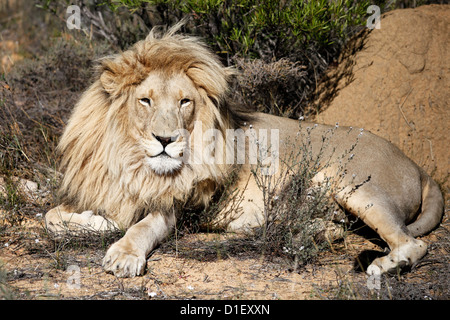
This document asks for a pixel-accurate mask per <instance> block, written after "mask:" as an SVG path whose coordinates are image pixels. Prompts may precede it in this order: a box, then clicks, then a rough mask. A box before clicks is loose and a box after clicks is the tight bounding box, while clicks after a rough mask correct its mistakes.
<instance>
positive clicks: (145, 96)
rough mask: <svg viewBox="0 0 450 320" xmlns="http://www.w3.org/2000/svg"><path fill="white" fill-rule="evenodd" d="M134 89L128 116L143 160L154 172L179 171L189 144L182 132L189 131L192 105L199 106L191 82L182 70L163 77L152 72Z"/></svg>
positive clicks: (190, 128) (193, 110)
mask: <svg viewBox="0 0 450 320" xmlns="http://www.w3.org/2000/svg"><path fill="white" fill-rule="evenodd" d="M135 92H136V94H135V99H134V101H131V105H132V108H130V110H131V114H130V115H131V118H132V121H133V123H134V124H135V125H136V129H137V131H138V134H139V139H138V143H139V144H140V146H141V147H142V148H143V149H144V152H145V163H146V164H147V165H148V166H149V167H150V168H151V169H152V170H153V171H154V172H155V173H156V174H158V175H167V174H173V173H175V172H177V171H179V170H181V169H182V167H183V166H184V161H183V155H184V153H185V151H186V148H187V147H188V143H189V141H187V138H186V135H185V134H184V133H185V132H186V130H188V132H191V131H192V129H193V122H194V114H195V111H196V108H198V107H199V106H200V105H201V102H200V100H201V98H200V96H199V94H198V90H197V89H196V87H195V85H194V83H193V82H192V80H191V79H190V78H189V77H188V76H187V75H186V74H184V73H176V74H173V75H169V76H167V75H163V74H162V73H160V72H156V71H154V72H151V73H150V74H149V76H148V77H147V78H146V79H145V80H144V81H143V82H142V83H141V84H140V85H139V86H137V87H136V91H135Z"/></svg>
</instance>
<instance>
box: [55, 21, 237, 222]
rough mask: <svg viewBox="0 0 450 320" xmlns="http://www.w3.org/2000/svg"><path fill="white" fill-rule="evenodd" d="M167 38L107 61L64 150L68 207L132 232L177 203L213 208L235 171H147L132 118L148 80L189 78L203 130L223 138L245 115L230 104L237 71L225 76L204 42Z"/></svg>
mask: <svg viewBox="0 0 450 320" xmlns="http://www.w3.org/2000/svg"><path fill="white" fill-rule="evenodd" d="M179 27H180V25H177V26H175V27H173V28H171V29H170V30H169V31H168V32H167V33H165V34H162V35H157V34H156V32H154V31H153V30H152V32H151V33H150V34H149V36H148V37H147V38H146V39H145V40H143V41H140V42H137V43H136V44H135V45H134V46H133V47H131V48H130V49H129V50H127V51H124V52H122V53H120V54H117V55H114V56H109V57H105V58H103V59H101V60H100V64H99V66H98V69H97V73H96V76H95V78H94V82H93V84H92V85H91V86H90V87H89V89H88V90H87V91H86V92H85V93H84V94H83V95H82V97H81V99H80V101H79V102H78V104H77V105H76V106H75V108H74V111H73V113H72V115H71V118H70V119H69V122H68V124H67V127H66V129H65V131H64V133H63V135H62V137H61V140H60V142H59V146H58V151H59V152H60V154H61V170H62V171H64V178H63V181H62V184H61V188H60V194H61V197H62V199H61V200H62V201H63V202H64V203H66V204H68V205H70V206H71V208H72V209H73V210H76V211H77V212H81V211H84V210H94V211H96V212H97V213H98V214H105V215H106V216H107V217H110V218H112V219H114V220H115V221H116V222H117V223H118V224H119V225H120V226H122V227H124V228H127V227H129V226H130V225H132V224H133V223H135V222H136V221H137V220H139V219H140V218H142V217H143V216H145V215H146V214H147V213H148V212H150V211H151V210H170V208H171V206H172V205H173V203H174V200H177V201H178V200H179V201H186V200H187V199H189V200H190V201H191V202H194V203H197V204H206V203H207V202H208V201H209V200H210V197H211V195H212V193H213V192H214V189H215V188H216V187H217V185H218V184H220V183H222V181H223V179H225V177H226V174H227V171H228V169H227V168H225V167H224V166H223V165H222V166H221V165H205V164H203V165H199V166H184V168H183V169H182V170H181V171H180V172H178V173H177V174H173V175H167V176H159V175H157V174H155V173H153V172H151V170H149V169H148V167H146V166H145V165H144V162H143V161H142V160H143V157H144V154H143V151H142V150H140V149H139V147H138V144H137V143H136V139H138V138H137V137H136V133H135V132H134V131H133V126H132V124H131V121H130V119H129V117H130V116H129V114H128V113H127V108H128V105H129V102H130V101H131V99H134V89H135V88H136V86H137V85H139V84H140V83H141V82H142V81H143V80H145V79H146V77H147V76H148V74H149V72H151V71H155V70H156V71H160V72H162V73H164V74H166V75H167V74H171V73H176V72H184V73H185V74H186V75H187V76H188V77H190V79H191V80H192V81H193V82H194V84H195V85H196V87H197V90H198V92H199V94H200V96H201V97H202V100H203V103H204V104H206V106H207V108H203V110H207V111H206V112H204V113H202V114H201V115H197V117H198V119H199V120H201V121H202V124H203V129H204V130H207V129H208V128H212V127H214V128H217V129H219V130H222V131H223V132H224V131H225V130H226V129H228V128H233V127H235V126H236V125H237V123H238V118H239V117H240V115H239V113H237V112H235V111H233V110H232V109H231V108H230V107H228V105H227V104H226V103H225V100H226V99H225V97H226V95H227V91H228V88H229V81H230V76H231V74H232V73H233V71H232V70H231V69H229V68H224V67H223V66H222V64H221V63H220V61H218V59H217V58H216V56H215V55H214V54H213V53H212V52H210V51H209V50H208V49H207V48H206V46H205V45H203V44H202V43H201V42H200V41H199V40H198V39H196V38H193V37H187V36H183V35H178V34H175V32H176V31H177V29H179Z"/></svg>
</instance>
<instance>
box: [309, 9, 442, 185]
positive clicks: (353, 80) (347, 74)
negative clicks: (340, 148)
mask: <svg viewBox="0 0 450 320" xmlns="http://www.w3.org/2000/svg"><path fill="white" fill-rule="evenodd" d="M355 51H356V53H355ZM448 52H450V6H449V5H430V6H422V7H419V8H416V9H403V10H395V11H392V12H388V13H387V14H385V15H383V16H382V17H381V28H380V29H373V30H372V31H371V32H370V33H368V32H367V30H365V31H364V32H363V34H362V35H361V37H359V38H358V39H357V40H356V41H353V42H352V43H350V45H349V47H348V48H347V51H346V52H345V53H344V54H343V55H342V58H341V61H339V64H338V65H337V67H335V68H333V69H331V70H330V71H329V72H328V74H327V76H326V77H325V79H324V81H323V83H322V85H321V86H319V88H318V92H319V98H318V99H317V101H316V102H315V103H316V106H317V107H320V110H321V112H320V113H319V114H318V115H317V116H316V117H315V120H316V121H318V122H322V123H330V124H335V123H339V125H343V126H354V127H361V128H364V129H366V130H370V131H372V132H373V133H375V134H377V135H380V136H382V137H384V138H386V139H387V140H389V141H391V142H392V143H394V144H395V145H397V146H398V147H399V148H400V149H401V150H402V151H403V152H404V153H405V154H406V155H408V156H409V157H410V158H411V159H413V160H414V161H415V162H416V163H417V164H419V165H420V166H421V167H423V168H424V169H426V170H427V172H428V173H429V174H431V175H432V177H433V178H434V179H435V180H436V181H437V182H439V183H440V184H441V185H442V187H443V188H444V189H446V192H448V188H449V169H450V166H449V164H450V163H449V159H450V148H449V145H450V136H449V124H450V106H449V101H450V72H449V71H450V55H449V54H448Z"/></svg>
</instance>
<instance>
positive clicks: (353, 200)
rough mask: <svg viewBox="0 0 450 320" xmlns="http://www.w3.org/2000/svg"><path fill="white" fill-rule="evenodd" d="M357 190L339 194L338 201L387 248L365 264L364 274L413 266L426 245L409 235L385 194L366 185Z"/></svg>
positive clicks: (395, 208)
mask: <svg viewBox="0 0 450 320" xmlns="http://www.w3.org/2000/svg"><path fill="white" fill-rule="evenodd" d="M361 189H362V190H357V191H355V192H352V193H351V195H349V194H347V195H345V194H340V196H341V199H340V201H339V202H340V204H341V205H342V206H343V207H344V208H345V209H346V210H347V211H349V212H350V213H352V214H353V215H355V216H357V217H359V218H361V220H362V221H363V222H364V223H365V224H366V225H368V226H369V227H370V228H372V229H373V230H374V231H375V232H377V233H378V234H379V235H380V237H381V238H382V239H383V240H384V241H385V242H386V243H387V244H388V246H389V248H390V252H389V254H388V255H386V256H383V257H380V258H377V259H375V260H374V261H373V262H372V263H371V264H370V265H369V267H368V268H367V273H368V274H371V275H373V274H383V273H395V272H397V271H398V270H399V269H402V268H404V267H412V266H414V265H415V264H416V263H417V262H418V261H419V260H420V259H421V258H422V257H423V256H424V255H425V254H426V252H427V244H426V243H425V242H423V241H421V240H418V239H415V238H414V237H412V236H411V234H410V233H409V231H408V229H407V227H406V225H405V221H404V220H403V219H402V216H403V215H402V214H401V213H400V212H399V210H400V209H399V208H398V206H396V205H395V204H393V203H391V202H390V201H389V197H388V196H387V195H384V194H379V190H371V188H370V187H369V186H367V187H364V188H361ZM371 191H372V192H371ZM377 191H378V192H377Z"/></svg>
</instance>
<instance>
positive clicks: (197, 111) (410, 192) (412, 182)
mask: <svg viewBox="0 0 450 320" xmlns="http://www.w3.org/2000/svg"><path fill="white" fill-rule="evenodd" d="M178 28H179V25H177V26H175V27H174V28H172V29H171V30H169V32H168V33H166V34H165V35H163V36H161V37H157V36H155V34H154V32H152V33H150V35H149V36H148V37H147V38H146V39H145V40H143V41H140V42H138V43H136V44H135V45H134V46H133V47H132V48H131V49H129V50H127V51H125V52H123V53H121V54H119V55H117V56H113V57H106V58H104V59H103V60H102V61H101V64H100V67H99V69H98V76H97V78H96V80H95V82H94V83H93V84H92V86H91V87H90V88H89V89H88V90H87V91H86V92H85V93H84V94H83V96H82V97H81V99H80V101H79V103H78V104H77V106H76V107H75V109H74V111H73V114H72V116H71V118H70V121H69V123H68V125H67V127H66V129H65V131H64V134H63V136H62V138H61V141H60V144H59V151H60V152H61V155H62V161H61V165H62V168H63V169H64V171H65V175H64V180H63V182H62V185H61V195H62V200H63V201H62V202H63V204H62V205H61V206H60V207H57V208H55V209H52V210H51V211H49V212H48V213H47V215H46V222H47V227H48V228H49V230H50V231H54V232H58V231H60V230H61V229H62V227H63V226H65V225H67V224H70V221H71V220H72V221H75V222H76V224H77V226H80V225H81V226H83V225H84V224H85V225H90V226H92V227H94V228H95V227H96V226H97V227H98V229H99V230H105V229H108V228H110V227H117V226H118V227H120V228H124V229H127V232H126V234H125V236H124V237H123V238H122V239H120V240H119V241H118V242H116V243H115V244H113V245H112V246H111V248H110V249H109V250H108V252H107V253H106V256H105V259H104V268H105V270H106V271H108V272H113V273H114V274H116V275H117V276H135V275H139V274H142V272H143V270H144V267H145V263H146V261H145V257H146V255H147V254H148V253H149V252H150V251H151V250H152V249H153V248H154V247H155V246H156V245H157V244H158V243H159V242H161V241H163V239H164V238H165V237H166V236H167V235H168V234H169V233H170V231H171V229H172V228H173V226H174V225H175V216H176V212H177V211H178V210H181V209H182V208H183V207H184V206H185V205H187V204H189V205H190V206H197V205H198V206H207V205H208V203H209V202H210V199H211V197H212V195H213V193H214V191H215V190H216V189H217V188H218V187H220V186H221V185H223V183H224V182H225V181H226V179H227V177H228V176H229V174H230V172H231V171H232V170H234V169H235V168H236V166H234V165H232V164H227V163H226V161H219V162H220V163H217V161H216V162H215V163H205V162H200V163H195V161H194V162H192V161H190V162H182V161H181V160H180V159H181V158H182V157H186V156H187V154H191V155H194V154H195V152H196V151H198V149H196V148H195V147H196V141H195V140H194V137H195V135H194V132H198V131H196V130H200V131H201V132H202V133H203V134H205V133H206V132H207V131H208V130H210V129H217V130H218V132H220V133H222V134H223V136H221V137H222V139H224V137H225V132H226V131H227V129H238V128H242V129H244V130H249V129H253V130H255V132H259V131H258V130H259V129H268V130H278V131H277V132H279V139H280V149H279V155H280V159H283V157H286V156H287V155H288V154H290V153H291V152H292V151H293V150H294V151H295V150H297V149H299V146H302V145H305V142H307V143H308V144H309V145H310V146H311V151H310V152H311V156H312V157H318V156H320V157H323V159H327V160H326V161H325V162H326V163H323V164H322V167H321V168H319V169H320V170H319V172H318V174H317V175H316V177H315V178H314V179H313V180H314V181H313V182H314V183H315V184H316V186H319V187H320V185H322V186H323V185H324V184H327V183H328V182H329V180H328V178H330V177H333V176H334V177H338V176H339V177H340V178H339V179H334V182H333V183H332V184H333V186H332V188H331V189H330V197H333V198H334V199H335V200H336V202H338V203H339V204H340V205H341V206H342V207H343V208H345V209H346V210H347V211H349V212H350V213H352V214H354V215H357V216H359V217H360V218H361V219H362V220H363V221H364V222H366V223H367V224H368V225H369V226H370V227H372V228H373V229H374V230H376V231H377V232H378V233H379V234H380V236H381V237H382V238H383V239H384V240H385V241H386V242H387V243H388V244H389V246H390V247H391V250H392V252H391V254H390V255H388V256H387V258H386V257H383V258H380V259H377V260H375V261H374V263H373V264H372V266H371V268H369V272H371V273H376V272H378V271H380V272H387V271H390V270H391V269H393V268H397V267H398V266H402V265H405V264H407V265H412V264H414V263H416V262H417V261H418V260H419V259H420V258H421V257H422V256H423V255H424V254H425V252H426V244H425V243H423V242H422V241H420V240H416V239H414V238H413V236H417V235H420V234H423V233H424V232H428V231H430V230H431V229H432V228H433V227H434V226H436V224H438V223H439V219H440V217H441V215H442V208H443V200H442V195H441V194H440V192H439V189H438V188H437V185H436V184H435V182H434V181H433V180H431V179H430V178H429V177H428V176H427V175H426V173H425V172H424V171H423V170H422V169H420V168H419V167H417V165H415V164H414V163H413V162H412V161H411V160H409V159H408V158H407V157H406V156H404V155H403V154H402V153H401V152H400V151H399V150H398V149H397V148H396V147H394V146H393V145H391V144H390V143H388V142H387V141H385V140H383V139H381V138H379V137H377V136H375V135H372V134H370V133H368V132H363V131H360V130H359V129H352V128H334V127H330V126H324V125H314V124H306V123H303V124H302V125H301V126H299V123H298V121H294V120H291V119H285V118H280V117H274V116H270V115H265V114H253V115H252V116H251V118H249V119H251V120H249V122H248V123H246V124H243V123H241V122H240V121H239V120H240V119H242V118H243V117H244V116H243V115H239V114H238V113H237V112H236V111H235V110H233V109H231V108H230V107H229V106H228V105H227V104H226V103H225V99H224V98H225V96H226V94H227V90H228V82H229V80H230V79H229V78H230V76H231V75H232V70H231V69H228V68H224V67H223V66H222V65H221V64H220V62H219V61H218V59H217V57H216V56H215V55H214V54H212V53H211V52H210V51H209V50H208V49H207V48H206V47H205V46H204V45H203V44H202V43H201V42H199V41H198V40H196V39H195V38H192V37H185V36H181V35H176V34H175V32H176V30H177V29H178ZM186 98H188V100H186ZM145 99H147V100H145ZM147 101H150V102H151V103H150V104H148V105H147ZM185 101H188V102H185ZM250 125H251V126H250ZM180 130H185V131H184V132H187V133H188V134H190V135H189V136H188V137H185V136H183V135H182V134H180V132H182V131H180ZM247 132H249V131H247ZM330 132H331V133H330ZM323 137H327V138H326V148H322V147H321V146H323V145H324V142H323V141H324V140H323ZM163 141H166V143H167V145H166V146H164V144H163ZM210 141H212V140H211V139H210V140H208V141H206V142H208V143H209V142H210ZM288 141H289V143H287V142H288ZM281 142H282V143H281ZM208 143H205V142H204V145H203V147H202V148H201V150H200V151H202V152H203V151H204V150H206V148H205V144H208ZM216 143H217V141H216ZM197 147H198V145H197ZM228 147H229V146H227V145H226V143H225V144H223V145H222V150H223V151H224V152H226V151H229V149H228ZM162 150H164V151H165V152H166V154H167V156H165V157H163V156H161V155H162V153H160V152H161V151H162ZM217 150H218V149H217ZM217 150H216V151H215V152H216V153H217V152H218V151H217ZM348 150H351V153H352V156H351V158H352V160H351V161H343V156H346V157H349V156H350V155H349V154H348ZM247 154H248V149H247V152H246V155H247ZM353 158H354V159H353ZM194 159H195V156H194ZM246 159H247V160H248V157H247V158H246ZM222 160H223V159H222ZM343 163H345V164H343ZM343 167H345V169H346V170H347V171H348V172H347V174H346V175H345V176H343V175H342V172H343V171H342V170H343ZM239 168H240V171H239V172H240V173H239V176H238V179H237V182H236V186H235V187H236V188H237V189H238V190H239V191H240V192H241V193H242V198H241V202H240V203H239V210H236V209H235V208H233V207H232V204H231V203H230V204H229V206H228V207H226V208H225V209H224V210H223V211H222V212H221V213H220V214H219V216H218V220H217V221H223V220H224V219H225V215H227V217H229V216H230V215H229V213H230V210H231V211H232V212H231V218H232V219H231V222H230V223H229V224H228V225H227V226H228V228H229V229H231V230H242V229H245V228H252V227H255V226H258V225H259V224H261V223H262V222H263V220H264V213H263V212H264V210H263V209H264V208H263V206H264V202H263V197H262V192H261V190H260V188H259V187H258V186H257V183H256V181H255V179H254V177H253V175H252V173H251V168H252V166H251V165H250V164H249V163H248V161H247V162H246V163H245V164H243V165H241V166H239ZM280 172H281V171H280V170H278V171H277V172H275V174H274V175H273V177H272V178H273V179H278V178H280ZM421 208H422V214H421V216H420V218H419V219H418V220H417V222H415V223H413V224H410V225H409V226H408V228H407V227H406V225H407V224H409V223H410V222H411V221H414V220H415V219H416V215H417V213H418V212H420V211H421V210H420V209H421ZM87 210H92V211H94V213H95V214H94V215H93V214H92V213H91V212H88V213H86V211H87ZM83 211H84V213H82V214H78V213H77V212H83ZM105 226H106V227H105ZM394 255H395V256H394ZM383 259H384V260H383Z"/></svg>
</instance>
